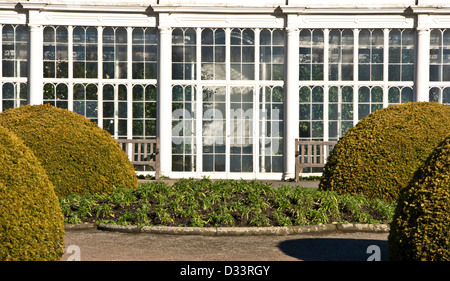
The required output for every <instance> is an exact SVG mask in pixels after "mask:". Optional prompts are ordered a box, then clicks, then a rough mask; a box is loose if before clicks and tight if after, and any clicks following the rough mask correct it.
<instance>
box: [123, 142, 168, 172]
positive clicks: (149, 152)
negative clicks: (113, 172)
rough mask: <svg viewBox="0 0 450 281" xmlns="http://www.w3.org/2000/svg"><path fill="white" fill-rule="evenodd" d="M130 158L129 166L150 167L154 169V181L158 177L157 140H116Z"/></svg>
mask: <svg viewBox="0 0 450 281" xmlns="http://www.w3.org/2000/svg"><path fill="white" fill-rule="evenodd" d="M116 141H117V142H118V143H119V145H120V147H122V149H123V150H124V151H125V153H126V154H127V155H128V158H130V161H131V164H133V165H135V166H137V165H144V166H150V167H153V168H154V169H155V179H159V177H160V168H159V138H155V139H116Z"/></svg>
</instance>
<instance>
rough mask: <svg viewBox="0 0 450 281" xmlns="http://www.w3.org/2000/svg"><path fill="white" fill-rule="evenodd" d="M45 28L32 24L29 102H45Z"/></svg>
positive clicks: (29, 58)
mask: <svg viewBox="0 0 450 281" xmlns="http://www.w3.org/2000/svg"><path fill="white" fill-rule="evenodd" d="M42 42H43V29H42V26H41V25H36V24H31V25H30V41H29V54H28V103H29V104H31V105H35V104H43V102H44V100H43V90H42V89H43V84H42V83H43V67H44V64H43V47H42Z"/></svg>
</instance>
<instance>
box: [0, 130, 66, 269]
mask: <svg viewBox="0 0 450 281" xmlns="http://www.w3.org/2000/svg"><path fill="white" fill-rule="evenodd" d="M63 220H64V218H63V215H62V211H61V208H60V206H59V202H58V198H57V196H56V194H55V192H54V189H53V185H52V183H51V182H50V180H49V179H48V177H47V175H46V172H45V170H44V169H43V168H42V166H41V165H40V163H39V161H38V160H37V159H36V157H35V156H34V154H33V152H32V151H31V150H30V149H29V148H28V147H26V146H25V144H24V143H23V141H22V140H20V139H19V138H18V137H17V136H16V135H14V134H13V133H11V132H10V131H9V130H7V129H5V128H3V127H0V260H2V261H4V260H60V259H61V256H62V254H63V249H64V222H63Z"/></svg>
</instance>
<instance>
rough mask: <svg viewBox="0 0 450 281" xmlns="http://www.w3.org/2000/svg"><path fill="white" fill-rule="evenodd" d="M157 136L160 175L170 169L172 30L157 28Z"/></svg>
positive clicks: (168, 171)
mask: <svg viewBox="0 0 450 281" xmlns="http://www.w3.org/2000/svg"><path fill="white" fill-rule="evenodd" d="M159 46H160V48H159V63H158V125H159V126H158V136H159V141H160V148H159V151H160V158H159V159H160V169H161V175H166V174H168V173H170V172H171V170H172V110H171V109H172V87H171V80H172V31H171V29H170V28H169V27H160V28H159Z"/></svg>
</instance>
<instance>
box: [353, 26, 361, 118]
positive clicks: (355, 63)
mask: <svg viewBox="0 0 450 281" xmlns="http://www.w3.org/2000/svg"><path fill="white" fill-rule="evenodd" d="M359 31H360V30H359V29H358V28H355V29H353V82H354V83H353V126H355V125H356V124H357V123H358V121H359V120H358V115H359V113H358V74H359V73H358V72H359V65H358V62H359V61H358V53H359Z"/></svg>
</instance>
